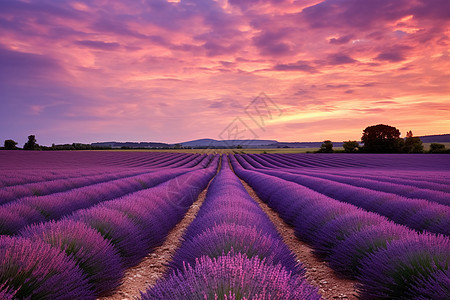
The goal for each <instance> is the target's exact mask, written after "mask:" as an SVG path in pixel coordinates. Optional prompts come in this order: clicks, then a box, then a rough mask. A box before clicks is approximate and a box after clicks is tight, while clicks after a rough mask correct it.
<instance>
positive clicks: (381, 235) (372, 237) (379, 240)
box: [328, 222, 415, 278]
mask: <svg viewBox="0 0 450 300" xmlns="http://www.w3.org/2000/svg"><path fill="white" fill-rule="evenodd" d="M408 234H415V233H414V232H413V231H412V230H411V229H409V228H407V227H405V226H401V225H397V224H394V223H392V222H390V223H387V224H386V223H385V224H382V225H373V226H369V227H365V228H363V229H362V230H361V231H358V232H355V233H353V234H352V235H351V236H349V237H348V238H346V239H345V241H344V242H342V243H339V245H336V247H334V248H333V251H332V254H331V255H330V256H329V257H328V260H329V263H330V266H331V267H332V268H333V269H334V270H336V271H338V272H339V273H340V274H341V275H343V276H345V277H350V278H354V277H355V276H357V275H359V274H360V273H359V267H360V266H361V263H362V261H363V259H364V258H366V257H367V256H369V255H370V254H372V253H374V252H376V251H378V250H379V249H384V248H386V247H387V244H388V243H389V242H391V241H393V240H397V239H400V238H404V237H406V236H407V235H408Z"/></svg>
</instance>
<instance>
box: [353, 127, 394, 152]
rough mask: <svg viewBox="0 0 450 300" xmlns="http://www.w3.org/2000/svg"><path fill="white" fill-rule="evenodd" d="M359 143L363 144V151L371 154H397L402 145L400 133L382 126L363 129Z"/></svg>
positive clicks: (392, 128)
mask: <svg viewBox="0 0 450 300" xmlns="http://www.w3.org/2000/svg"><path fill="white" fill-rule="evenodd" d="M361 141H362V142H363V143H364V147H363V150H364V151H365V152H372V153H398V152H400V151H401V150H402V144H403V139H401V138H400V131H399V130H398V129H397V128H395V127H392V126H389V125H384V124H378V125H373V126H369V127H367V128H366V129H364V131H363V135H362V137H361Z"/></svg>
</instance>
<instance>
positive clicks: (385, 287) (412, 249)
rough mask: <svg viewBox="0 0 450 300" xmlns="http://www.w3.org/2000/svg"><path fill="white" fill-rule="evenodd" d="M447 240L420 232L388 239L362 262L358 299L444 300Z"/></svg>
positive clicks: (449, 260) (449, 247)
mask: <svg viewBox="0 0 450 300" xmlns="http://www.w3.org/2000/svg"><path fill="white" fill-rule="evenodd" d="M449 253H450V242H449V239H448V238H447V237H444V236H436V235H431V234H423V235H417V236H409V237H407V238H403V239H399V240H395V241H392V242H391V243H390V244H388V245H387V247H386V249H381V250H379V251H377V252H375V253H374V254H372V255H370V256H368V257H367V258H365V259H364V261H363V262H362V266H361V268H360V274H361V275H359V276H358V277H357V278H358V280H359V281H360V282H361V285H360V286H359V288H360V292H361V298H363V299H372V298H377V299H379V298H389V299H412V298H414V297H416V295H417V294H420V295H421V296H422V299H448V298H447V297H448V295H450V285H449V277H448V265H449V263H450V255H449Z"/></svg>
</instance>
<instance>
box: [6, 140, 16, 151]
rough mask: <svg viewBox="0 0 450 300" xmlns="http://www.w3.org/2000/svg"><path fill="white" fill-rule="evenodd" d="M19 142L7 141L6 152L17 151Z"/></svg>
mask: <svg viewBox="0 0 450 300" xmlns="http://www.w3.org/2000/svg"><path fill="white" fill-rule="evenodd" d="M16 145H17V142H16V141H14V140H5V150H15V149H17V147H16Z"/></svg>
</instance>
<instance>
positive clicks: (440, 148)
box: [430, 143, 445, 153]
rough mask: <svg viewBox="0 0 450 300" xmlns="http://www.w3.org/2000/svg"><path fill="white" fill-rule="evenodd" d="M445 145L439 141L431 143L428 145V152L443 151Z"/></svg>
mask: <svg viewBox="0 0 450 300" xmlns="http://www.w3.org/2000/svg"><path fill="white" fill-rule="evenodd" d="M444 152H445V145H444V144H439V143H431V145H430V153H444Z"/></svg>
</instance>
